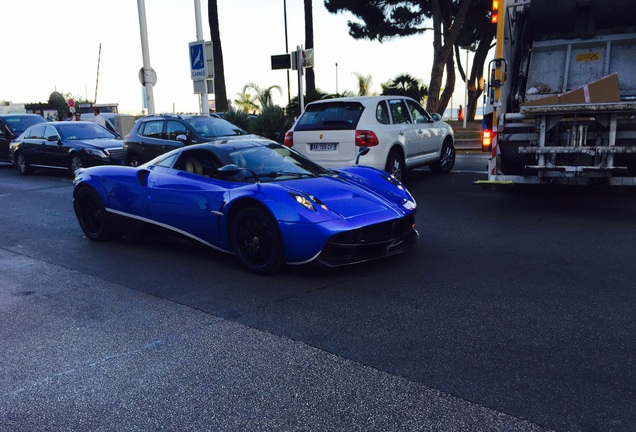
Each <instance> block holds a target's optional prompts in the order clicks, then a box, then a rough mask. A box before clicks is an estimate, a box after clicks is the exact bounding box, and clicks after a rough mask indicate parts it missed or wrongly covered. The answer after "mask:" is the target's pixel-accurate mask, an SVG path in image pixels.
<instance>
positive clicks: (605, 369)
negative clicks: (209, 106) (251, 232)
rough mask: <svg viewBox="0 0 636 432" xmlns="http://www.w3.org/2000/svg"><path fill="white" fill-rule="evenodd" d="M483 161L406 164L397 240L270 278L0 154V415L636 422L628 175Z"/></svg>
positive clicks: (370, 424) (283, 426) (72, 421)
mask: <svg viewBox="0 0 636 432" xmlns="http://www.w3.org/2000/svg"><path fill="white" fill-rule="evenodd" d="M484 167H485V159H484V156H482V155H481V154H462V155H460V156H459V159H458V163H457V166H456V170H455V172H453V173H451V174H450V175H446V176H435V175H432V174H431V173H430V172H429V171H427V170H422V171H420V172H417V173H415V174H414V175H412V176H410V177H409V178H408V179H407V180H406V184H407V187H408V188H409V189H410V190H411V192H412V193H413V194H414V196H415V198H416V200H417V202H418V206H419V207H418V216H417V225H418V229H419V231H420V234H421V237H420V241H419V242H418V244H417V245H416V247H415V248H414V249H413V250H412V251H410V252H409V253H408V254H405V255H402V256H399V257H395V258H391V259H387V260H382V261H377V262H373V263H367V264H362V265H358V266H352V267H345V268H338V269H323V268H314V267H306V266H305V267H289V268H287V269H286V270H285V271H284V272H282V273H281V274H278V275H275V276H272V277H259V276H255V275H251V274H248V273H246V272H245V271H244V270H243V268H242V267H241V266H240V265H239V264H238V262H237V261H236V260H235V259H234V257H232V256H229V255H225V254H221V253H218V252H215V251H211V250H208V249H204V248H201V247H196V246H191V245H186V244H181V243H175V242H173V241H170V240H167V239H165V238H137V239H125V240H121V241H116V242H110V243H102V244H97V243H93V242H90V241H88V240H86V239H85V238H83V235H82V233H81V230H80V229H79V227H78V225H77V222H76V220H75V218H74V216H73V212H72V207H71V187H72V186H71V179H70V177H66V176H63V175H59V174H48V173H47V174H43V173H39V174H36V175H34V176H30V177H19V176H18V175H17V173H16V172H15V170H13V169H12V168H10V167H0V204H1V206H2V207H1V208H2V212H0V223H1V224H2V227H3V229H2V231H1V232H0V269H2V270H1V271H0V353H1V354H0V430H8V431H33V430H100V431H101V430H118V431H119V430H160V429H161V430H213V431H217V430H224V431H225V430H227V431H243V430H250V431H251V430H255V431H256V430H267V431H270V430H275V431H280V430H290V431H291V430H307V431H323V430H333V431H356V430H359V431H371V430H374V431H376V430H377V431H387V430H391V431H393V430H397V431H421V430H431V431H544V430H559V431H634V430H636V426H635V425H636V372H635V371H636V369H635V367H634V366H635V364H634V362H635V361H636V340H635V339H636V315H635V314H634V308H635V306H636V291H635V290H634V287H635V284H634V280H635V278H634V275H635V274H636V270H635V269H634V265H633V263H634V258H635V252H636V235H635V233H634V217H635V216H636V195H634V194H633V193H631V192H625V193H610V194H607V193H604V192H603V191H599V190H586V191H579V192H571V191H564V192H554V191H552V192H549V193H547V192H545V191H536V190H531V191H520V192H493V191H488V190H482V189H480V188H478V187H477V186H474V185H473V184H472V182H473V181H474V180H476V179H480V178H484V175H483V173H481V172H480V171H483V170H484Z"/></svg>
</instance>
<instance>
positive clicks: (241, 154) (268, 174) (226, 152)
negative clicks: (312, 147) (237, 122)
mask: <svg viewBox="0 0 636 432" xmlns="http://www.w3.org/2000/svg"><path fill="white" fill-rule="evenodd" d="M215 150H217V151H218V152H217V155H218V156H219V159H221V161H222V162H223V163H224V164H235V165H238V166H239V167H241V168H246V171H245V172H242V173H241V176H242V177H243V179H245V180H248V179H250V178H253V177H254V175H253V173H255V174H256V175H257V176H258V178H259V179H260V180H261V181H264V182H268V181H280V180H290V179H297V178H303V177H318V176H321V175H328V174H333V173H332V172H331V171H330V170H328V169H326V168H323V167H321V166H320V165H317V164H316V163H314V162H312V161H310V160H309V159H307V158H305V157H304V156H302V155H301V154H299V153H297V152H296V151H294V150H293V149H290V148H289V147H285V146H283V145H281V144H278V143H271V144H267V145H254V144H252V145H250V144H246V143H242V144H239V145H231V144H223V145H219V146H216V148H215ZM248 170H249V171H248Z"/></svg>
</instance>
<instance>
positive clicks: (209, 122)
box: [185, 117, 247, 138]
mask: <svg viewBox="0 0 636 432" xmlns="http://www.w3.org/2000/svg"><path fill="white" fill-rule="evenodd" d="M185 121H187V122H188V124H189V125H190V126H192V128H193V129H194V130H195V131H197V133H198V134H199V135H201V136H202V137H204V138H216V137H222V136H234V135H247V132H245V131H244V130H243V129H241V128H240V127H238V126H235V125H233V124H232V123H230V122H229V121H226V120H223V119H220V118H216V117H192V118H189V119H185Z"/></svg>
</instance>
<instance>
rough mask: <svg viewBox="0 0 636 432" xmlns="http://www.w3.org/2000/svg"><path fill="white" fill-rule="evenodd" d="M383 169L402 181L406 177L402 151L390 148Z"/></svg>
mask: <svg viewBox="0 0 636 432" xmlns="http://www.w3.org/2000/svg"><path fill="white" fill-rule="evenodd" d="M384 171H386V172H387V173H388V174H391V175H392V176H393V177H395V178H396V179H397V180H398V181H402V180H403V179H404V177H406V164H405V163H404V157H403V156H402V153H400V152H399V151H397V150H391V151H390V152H389V156H388V157H387V158H386V166H385V167H384Z"/></svg>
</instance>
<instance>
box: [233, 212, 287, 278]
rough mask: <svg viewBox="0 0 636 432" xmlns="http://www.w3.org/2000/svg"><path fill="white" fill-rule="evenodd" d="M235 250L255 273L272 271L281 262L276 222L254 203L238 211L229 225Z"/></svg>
mask: <svg viewBox="0 0 636 432" xmlns="http://www.w3.org/2000/svg"><path fill="white" fill-rule="evenodd" d="M230 235H231V239H232V246H233V247H234V252H236V255H237V256H238V258H239V260H241V262H242V263H243V265H244V266H245V267H247V269H248V270H249V271H251V272H253V273H257V274H271V273H274V272H276V271H278V270H280V268H281V267H282V266H283V243H282V241H281V239H280V233H279V232H278V227H277V226H276V222H275V221H274V220H273V219H272V217H271V216H270V215H269V214H268V213H267V212H266V211H265V210H262V209H260V208H258V207H255V206H249V207H246V208H244V209H242V210H240V211H239V212H238V214H237V215H236V217H235V218H234V220H233V221H232V227H231V232H230Z"/></svg>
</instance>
